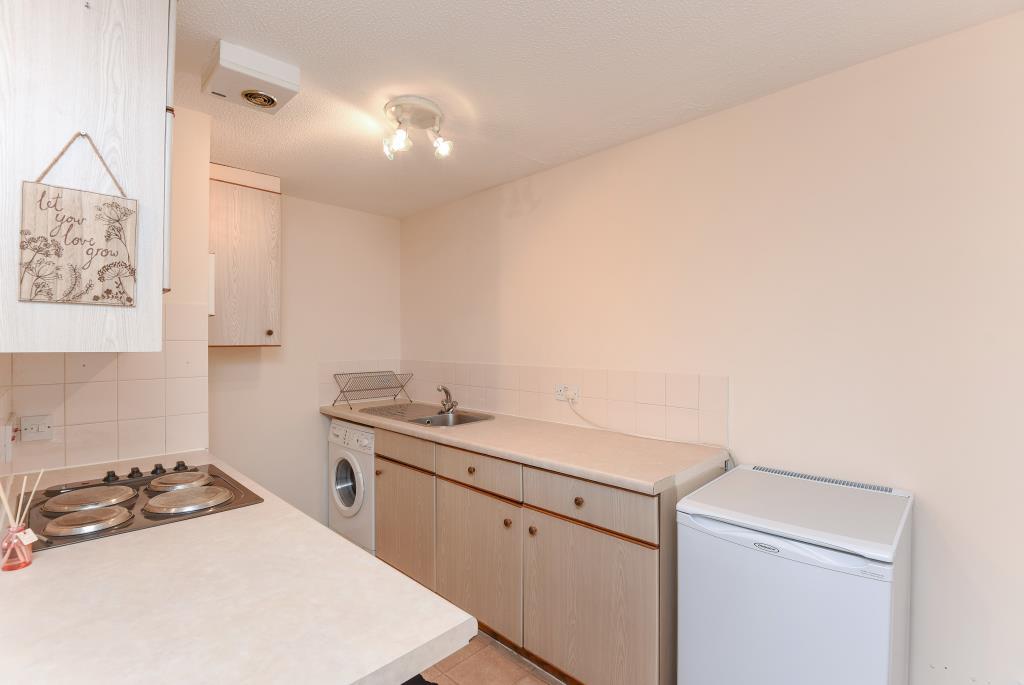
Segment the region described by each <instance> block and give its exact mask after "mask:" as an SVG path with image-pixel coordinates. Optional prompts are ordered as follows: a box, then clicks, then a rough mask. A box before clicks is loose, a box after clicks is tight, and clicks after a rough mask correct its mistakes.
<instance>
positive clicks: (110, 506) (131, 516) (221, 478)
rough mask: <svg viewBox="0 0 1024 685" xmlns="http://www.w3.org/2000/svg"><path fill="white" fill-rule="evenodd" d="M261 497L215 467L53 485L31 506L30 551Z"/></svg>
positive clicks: (158, 468)
mask: <svg viewBox="0 0 1024 685" xmlns="http://www.w3.org/2000/svg"><path fill="white" fill-rule="evenodd" d="M262 501H263V498H262V497H260V496H259V495H257V494H255V493H254V492H252V491H251V490H249V489H248V488H246V487H245V486H244V485H242V484H241V483H239V482H238V481H236V480H235V479H234V478H232V477H231V476H229V475H227V474H226V473H224V472H223V471H221V470H220V469H218V468H217V467H216V466H213V465H211V464H207V465H204V466H188V465H187V464H186V463H185V462H183V461H179V462H178V463H177V465H176V466H174V468H173V469H170V470H168V469H165V468H164V467H163V465H162V464H156V465H155V466H154V467H153V469H152V471H150V472H149V473H143V472H142V470H141V469H139V468H138V467H132V469H131V471H130V472H129V473H127V474H125V475H118V474H117V473H116V472H115V471H108V472H107V475H106V476H105V477H103V478H98V479H96V480H88V481H79V482H75V483H65V484H63V485H54V486H52V487H50V488H48V489H47V490H45V491H44V492H43V493H42V494H39V495H37V496H36V497H35V498H34V499H33V500H32V502H31V503H30V504H29V517H28V526H29V528H31V529H32V530H33V531H34V532H35V533H36V534H37V535H39V540H37V541H36V542H35V543H34V544H33V545H32V551H33V552H41V551H43V550H47V549H51V548H53V547H60V546H62V545H70V544H72V543H75V542H84V541H86V540H95V539H97V538H102V537H108V536H110V535H118V534H120V533H129V532H131V531H135V530H142V529H143V528H150V527H152V526H159V525H163V524H165V523H174V522H175V521H183V520H185V519H190V518H196V517H198V516H206V515H208V514H217V513H220V512H222V511H228V510H229V509H237V508H239V507H245V506H249V505H251V504H258V503H260V502H262Z"/></svg>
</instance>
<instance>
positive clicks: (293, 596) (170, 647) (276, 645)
mask: <svg viewBox="0 0 1024 685" xmlns="http://www.w3.org/2000/svg"><path fill="white" fill-rule="evenodd" d="M176 458H178V459H186V460H187V461H188V463H189V464H214V465H216V466H217V467H218V468H220V469H221V470H223V471H224V472H226V473H228V474H229V475H230V476H231V477H232V478H234V479H236V480H237V481H239V482H240V483H242V484H243V485H244V486H246V487H248V488H249V489H250V490H252V491H254V492H255V493H256V494H257V495H259V496H260V497H262V498H263V500H264V501H263V502H261V503H259V504H254V505H252V506H246V507H241V508H238V509H232V510H229V511H222V512H218V513H215V514H210V515H207V516H201V517H198V518H193V519H188V520H182V521H177V522H174V523H173V524H170V525H161V526H155V527H152V528H146V529H143V530H138V531H131V532H127V533H123V534H120V535H114V536H111V537H105V538H100V539H93V540H88V541H83V542H81V543H77V544H72V545H66V546H63V547H59V548H54V549H49V550H44V551H41V552H37V553H36V554H35V557H34V560H33V563H32V565H31V566H29V567H27V568H25V569H22V570H19V571H14V572H9V573H2V574H0V643H2V644H3V645H4V648H3V654H4V659H3V665H2V667H0V668H2V673H3V678H2V679H3V681H4V682H10V683H47V684H48V685H55V684H60V683H100V682H103V683H129V682H132V683H150V684H154V685H155V684H159V683H168V684H170V683H183V682H188V683H194V684H197V685H198V684H203V683H234V682H247V683H331V684H333V685H340V684H343V683H365V684H369V685H373V684H380V685H396V683H402V682H404V681H405V680H407V679H409V678H411V677H413V676H414V675H416V674H417V673H419V672H421V671H423V670H425V669H427V668H428V667H430V666H431V665H433V664H434V663H436V662H438V661H440V660H441V659H443V658H444V657H446V656H448V655H449V654H452V653H454V652H455V651H457V650H458V649H459V648H461V647H463V646H465V645H466V644H467V643H468V641H469V640H470V638H472V637H473V636H474V635H476V632H477V625H476V620H475V619H474V618H473V617H472V616H470V615H469V614H467V613H466V612H464V611H462V610H460V609H458V608H456V607H455V606H453V605H452V604H450V603H449V602H447V601H446V600H444V599H442V598H441V597H439V596H438V595H436V594H434V593H433V592H430V591H429V590H427V589H425V588H424V587H422V586H421V585H419V584H418V583H416V582H414V581H412V580H410V579H409V578H407V577H405V576H404V575H402V574H401V573H399V572H398V571H396V570H394V569H392V568H391V567H390V566H388V565H387V564H385V563H383V562H381V561H378V560H377V559H376V558H374V557H373V556H372V555H370V554H367V553H366V552H364V551H363V550H362V549H361V548H359V547H358V546H356V545H354V544H352V543H350V542H348V541H347V540H345V539H344V538H342V537H341V536H339V535H337V534H336V533H334V532H332V531H331V530H330V529H328V528H326V527H325V526H323V525H321V524H320V523H318V522H316V521H314V520H313V519H311V518H309V517H308V516H306V515H305V514H303V513H302V512H300V511H299V510H297V509H295V508H294V507H292V506H290V505H288V504H286V503H285V502H284V501H283V500H281V499H280V498H278V497H276V496H274V495H273V494H271V493H270V492H268V491H267V490H265V489H264V488H261V487H260V486H259V485H257V484H255V483H253V482H252V481H251V480H249V479H248V478H246V477H245V476H243V475H242V474H240V473H238V472H237V471H236V470H234V469H232V468H231V467H229V466H227V465H226V464H224V463H223V462H221V461H219V460H217V459H216V458H214V457H212V456H210V455H209V454H208V453H206V452H194V453H187V454H184V455H169V456H166V457H164V458H163V460H164V461H165V462H169V463H174V460H175V459H176ZM111 468H119V469H120V468H123V463H122V464H120V465H117V464H114V465H112V466H111ZM102 469H103V465H93V466H89V467H77V468H68V469H61V470H55V471H53V472H47V474H46V476H45V481H44V483H43V486H46V485H49V484H54V483H63V482H70V481H75V480H82V479H86V478H95V477H97V475H102V473H103V470H102Z"/></svg>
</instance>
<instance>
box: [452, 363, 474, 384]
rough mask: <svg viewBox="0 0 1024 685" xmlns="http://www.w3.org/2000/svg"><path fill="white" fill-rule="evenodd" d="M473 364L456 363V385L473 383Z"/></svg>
mask: <svg viewBox="0 0 1024 685" xmlns="http://www.w3.org/2000/svg"><path fill="white" fill-rule="evenodd" d="M473 366H474V365H473V364H462V363H459V364H456V365H455V383H456V385H465V386H470V385H473Z"/></svg>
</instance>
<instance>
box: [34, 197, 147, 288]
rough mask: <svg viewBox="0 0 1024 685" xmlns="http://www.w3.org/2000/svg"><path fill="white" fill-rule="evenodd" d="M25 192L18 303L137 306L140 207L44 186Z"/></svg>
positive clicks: (117, 200) (123, 200) (126, 202)
mask: <svg viewBox="0 0 1024 685" xmlns="http://www.w3.org/2000/svg"><path fill="white" fill-rule="evenodd" d="M22 188H23V189H22V225H21V229H20V231H21V232H20V235H19V239H20V242H19V245H20V247H21V258H20V261H19V263H18V265H19V273H18V278H19V282H18V284H19V293H18V296H19V299H21V300H22V301H28V302H62V303H75V304H93V305H97V304H98V305H112V306H118V307H133V306H135V304H136V282H137V275H138V274H137V272H136V265H135V263H134V261H133V257H134V255H133V252H135V247H136V237H137V232H138V230H137V229H138V203H137V202H136V201H135V200H129V199H124V198H120V197H113V196H110V195H101V194H99V193H91V192H88V191H84V190H74V189H71V188H61V187H58V186H50V185H46V184H43V183H39V182H35V183H32V182H25V183H24V184H23V185H22Z"/></svg>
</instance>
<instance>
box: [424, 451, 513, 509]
mask: <svg viewBox="0 0 1024 685" xmlns="http://www.w3.org/2000/svg"><path fill="white" fill-rule="evenodd" d="M437 474H438V475H439V476H444V477H445V478H451V479H452V480H457V481H459V482H460V483H465V484H466V485H472V486H473V487H474V488H480V489H481V490H487V491H488V492H493V493H495V494H497V495H501V496H502V497H508V498H509V499H512V500H515V501H517V502H522V501H523V467H522V466H521V465H520V464H516V463H514V462H511V461H505V460H503V459H495V458H494V457H486V456H484V455H482V454H476V453H475V452H467V451H466V450H460V449H456V448H455V447H448V446H446V445H438V446H437Z"/></svg>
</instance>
